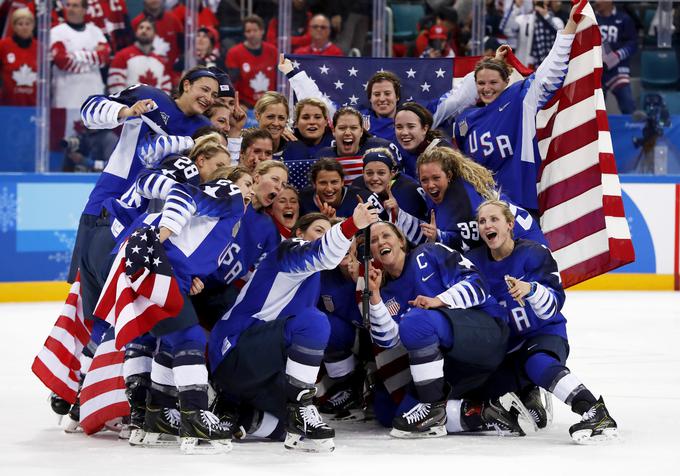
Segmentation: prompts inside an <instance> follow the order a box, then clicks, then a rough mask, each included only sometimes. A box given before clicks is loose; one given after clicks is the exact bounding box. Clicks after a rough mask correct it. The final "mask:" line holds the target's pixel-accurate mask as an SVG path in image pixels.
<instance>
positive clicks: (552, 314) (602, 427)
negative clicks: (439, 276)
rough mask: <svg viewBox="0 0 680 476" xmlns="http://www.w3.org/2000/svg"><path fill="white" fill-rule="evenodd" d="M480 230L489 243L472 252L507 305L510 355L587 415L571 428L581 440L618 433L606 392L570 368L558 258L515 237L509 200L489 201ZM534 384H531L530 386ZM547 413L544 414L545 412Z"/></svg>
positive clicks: (532, 400) (530, 404)
mask: <svg viewBox="0 0 680 476" xmlns="http://www.w3.org/2000/svg"><path fill="white" fill-rule="evenodd" d="M477 220H478V223H479V233H480V235H481V237H482V240H483V241H484V243H485V244H486V246H484V247H480V248H477V249H476V250H473V251H472V252H470V253H469V254H468V255H467V257H468V258H469V259H470V260H471V261H472V262H473V263H475V265H476V266H477V268H479V270H480V272H481V273H482V274H483V275H484V276H485V278H486V279H487V281H488V283H489V289H490V293H491V295H493V296H494V297H495V298H496V299H497V300H498V301H499V302H500V303H501V304H502V305H504V306H505V307H506V312H507V315H508V317H509V327H510V339H509V342H508V349H509V353H508V356H507V357H506V360H510V361H511V362H512V365H511V366H510V367H511V368H513V367H514V370H515V371H516V372H517V374H518V376H519V377H520V378H521V379H522V380H523V381H524V382H526V383H527V385H528V386H531V385H532V384H533V385H538V386H540V387H542V388H544V389H546V390H548V391H549V392H551V393H552V394H553V395H555V396H556V397H557V398H558V399H559V400H561V401H563V402H564V403H566V404H567V405H569V406H570V407H571V409H572V411H573V412H574V413H577V414H578V415H582V419H581V421H580V422H579V423H576V424H574V425H572V426H571V427H570V428H569V434H570V435H571V437H572V438H573V439H574V441H576V442H577V443H581V444H587V443H592V442H597V441H602V440H609V439H615V438H616V437H617V436H618V430H617V426H616V422H615V421H614V420H613V419H612V418H611V416H610V415H609V412H608V411H607V407H605V404H604V401H603V400H602V397H600V398H599V399H596V398H595V396H594V395H593V394H592V393H591V392H590V390H588V389H587V388H586V387H585V386H584V385H583V384H582V383H581V381H580V380H579V379H578V378H576V376H575V375H574V374H572V373H571V372H570V370H569V369H568V368H567V367H566V362H567V356H568V355H569V344H568V341H567V331H566V320H565V318H564V316H563V315H562V313H561V309H562V306H563V304H564V299H565V294H564V289H563V288H562V284H561V281H560V275H559V271H558V270H557V263H556V262H555V260H554V259H553V257H552V255H551V254H550V251H549V250H548V248H546V247H545V246H543V245H541V244H539V243H536V242H533V241H530V240H523V239H514V238H513V222H514V220H515V218H514V215H513V214H512V212H511V211H510V208H509V207H508V205H507V203H505V202H503V201H501V200H497V199H495V200H489V201H485V202H484V203H482V204H481V205H480V206H479V208H478V211H477ZM530 388H531V387H530ZM531 393H532V395H530V394H525V395H524V396H523V399H522V400H523V401H524V402H525V404H526V406H527V408H528V409H529V410H531V409H534V412H532V414H533V416H534V419H535V420H536V423H537V425H538V426H539V427H542V426H543V427H544V426H545V424H546V421H545V415H544V412H542V411H541V405H540V401H536V399H537V398H539V397H538V395H537V393H536V392H531ZM541 413H543V415H541Z"/></svg>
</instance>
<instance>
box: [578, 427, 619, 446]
mask: <svg viewBox="0 0 680 476" xmlns="http://www.w3.org/2000/svg"><path fill="white" fill-rule="evenodd" d="M571 438H572V439H573V440H574V441H575V442H576V443H577V444H579V445H603V444H610V443H614V442H617V441H620V440H621V436H620V435H619V430H618V428H605V429H604V430H602V432H601V433H598V434H596V435H593V432H592V431H591V430H580V431H576V432H574V434H573V435H571Z"/></svg>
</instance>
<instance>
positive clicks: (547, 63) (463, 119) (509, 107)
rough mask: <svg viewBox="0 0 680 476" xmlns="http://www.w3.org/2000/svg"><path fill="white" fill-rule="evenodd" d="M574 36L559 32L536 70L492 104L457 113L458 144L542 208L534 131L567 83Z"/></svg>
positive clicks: (519, 200)
mask: <svg viewBox="0 0 680 476" xmlns="http://www.w3.org/2000/svg"><path fill="white" fill-rule="evenodd" d="M573 37H574V35H564V34H558V35H557V39H556V40H555V44H554V45H553V48H552V50H551V51H550V54H549V55H548V57H547V58H546V59H545V60H544V61H543V63H541V65H540V66H539V68H538V70H537V71H536V72H535V73H534V74H532V75H530V76H529V77H527V78H526V79H524V80H523V81H519V82H516V83H514V84H512V85H510V86H509V87H508V88H507V89H506V90H505V91H503V92H502V93H501V94H500V95H499V96H498V97H497V98H496V100H495V101H493V102H492V103H491V104H488V105H486V106H483V107H471V108H468V109H466V110H465V111H463V112H462V113H460V114H459V115H458V117H457V118H456V123H455V127H454V134H455V137H456V142H457V143H458V147H460V149H461V150H462V151H463V152H464V153H465V154H466V155H468V156H470V157H472V158H473V159H474V160H475V162H477V163H479V164H481V165H483V166H484V167H486V168H487V169H489V170H491V171H492V172H493V173H494V176H495V178H496V182H497V183H498V185H499V187H500V188H501V190H502V191H503V192H504V193H505V194H506V195H507V196H508V197H509V198H510V199H511V200H512V201H513V202H514V203H516V204H517V205H519V206H521V207H523V208H526V209H528V210H538V198H537V190H536V182H537V180H538V173H539V169H540V165H541V158H540V157H541V156H540V154H539V152H538V143H537V141H536V137H535V136H536V112H537V111H538V110H539V109H540V108H542V107H543V106H544V105H545V104H546V103H547V102H548V101H549V100H550V98H551V97H552V96H553V95H554V93H555V91H557V89H559V88H560V87H561V86H562V83H563V81H564V77H565V75H566V70H567V62H568V60H569V52H570V50H571V43H572V41H573Z"/></svg>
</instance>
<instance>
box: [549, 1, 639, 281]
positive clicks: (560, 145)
mask: <svg viewBox="0 0 680 476" xmlns="http://www.w3.org/2000/svg"><path fill="white" fill-rule="evenodd" d="M577 2H580V4H581V5H580V8H581V14H582V15H583V16H584V18H583V20H582V21H581V22H580V23H579V24H578V29H577V32H576V37H575V38H574V43H573V45H572V48H571V54H570V57H569V69H568V71H567V76H566V79H565V81H564V84H563V86H562V88H561V89H560V90H559V91H558V92H557V93H556V94H555V96H554V97H553V99H552V100H551V101H550V102H549V103H548V104H546V106H545V107H544V108H543V109H542V110H541V111H539V113H538V115H537V117H536V138H537V140H538V148H539V151H540V153H541V158H542V159H543V161H542V165H541V173H540V179H539V184H538V201H539V208H540V211H541V229H542V230H543V233H545V236H546V238H547V240H548V243H549V244H550V249H551V250H552V252H553V256H554V257H555V260H556V261H557V264H558V266H559V269H560V274H561V275H562V281H563V284H564V287H565V288H566V287H569V286H573V285H574V284H577V283H579V282H581V281H585V280H586V279H589V278H592V277H594V276H598V275H600V274H603V273H606V272H607V271H610V270H612V269H615V268H618V267H619V266H622V265H624V264H627V263H630V262H632V261H634V260H635V253H634V251H633V242H632V240H631V237H630V230H629V228H628V222H627V221H626V216H625V213H624V210H623V201H622V199H621V184H620V183H619V177H618V175H617V172H616V162H615V161H614V153H613V149H612V142H611V136H610V135H609V123H608V121H607V111H606V110H605V106H604V95H603V94H602V87H601V85H602V51H601V45H602V37H601V35H600V30H599V28H598V26H597V22H596V20H595V14H594V12H593V9H592V7H591V6H590V5H589V4H588V2H587V1H586V0H574V3H577Z"/></svg>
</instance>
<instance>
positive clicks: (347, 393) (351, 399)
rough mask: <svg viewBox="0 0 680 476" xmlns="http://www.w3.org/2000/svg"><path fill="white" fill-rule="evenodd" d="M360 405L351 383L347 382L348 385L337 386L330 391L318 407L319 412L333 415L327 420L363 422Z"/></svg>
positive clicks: (358, 397) (358, 396)
mask: <svg viewBox="0 0 680 476" xmlns="http://www.w3.org/2000/svg"><path fill="white" fill-rule="evenodd" d="M361 403H362V402H361V398H360V395H359V394H358V392H357V391H356V390H354V388H352V386H351V382H348V385H341V386H340V385H339V386H336V387H335V388H332V389H331V393H330V397H329V398H328V400H326V401H325V402H324V403H323V404H322V405H319V412H321V413H325V414H329V415H333V416H331V417H329V419H330V420H335V421H358V420H363V419H364V412H363V411H362V409H361V406H362V405H361Z"/></svg>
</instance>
